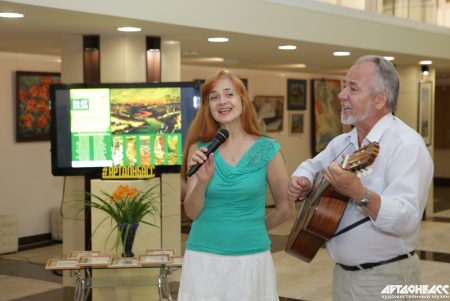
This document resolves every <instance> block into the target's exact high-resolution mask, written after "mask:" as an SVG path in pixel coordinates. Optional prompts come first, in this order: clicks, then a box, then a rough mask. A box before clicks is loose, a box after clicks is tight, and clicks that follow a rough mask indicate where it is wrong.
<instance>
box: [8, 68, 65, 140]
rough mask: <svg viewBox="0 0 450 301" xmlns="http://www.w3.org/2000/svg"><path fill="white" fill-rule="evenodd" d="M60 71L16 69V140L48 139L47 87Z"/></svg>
mask: <svg viewBox="0 0 450 301" xmlns="http://www.w3.org/2000/svg"><path fill="white" fill-rule="evenodd" d="M60 82H61V75H60V73H52V72H28V71H16V141H17V142H27V141H46V140H50V121H51V120H50V105H49V87H50V85H51V84H55V83H60Z"/></svg>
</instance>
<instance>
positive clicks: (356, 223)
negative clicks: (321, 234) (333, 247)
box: [331, 216, 370, 238]
mask: <svg viewBox="0 0 450 301" xmlns="http://www.w3.org/2000/svg"><path fill="white" fill-rule="evenodd" d="M368 221H370V217H368V216H366V217H365V218H363V219H360V220H359V221H357V222H355V223H353V224H351V225H348V226H347V227H345V228H344V229H342V230H341V231H338V232H336V233H334V234H333V236H331V238H333V237H336V236H338V235H341V234H344V233H345V232H347V231H350V230H351V229H353V228H355V227H357V226H359V225H361V224H364V223H365V222H368Z"/></svg>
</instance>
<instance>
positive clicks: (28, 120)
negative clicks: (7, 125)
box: [22, 114, 33, 128]
mask: <svg viewBox="0 0 450 301" xmlns="http://www.w3.org/2000/svg"><path fill="white" fill-rule="evenodd" d="M22 125H23V127H25V128H31V127H32V126H33V115H31V114H25V115H23V116H22Z"/></svg>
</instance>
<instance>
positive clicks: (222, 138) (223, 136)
mask: <svg viewBox="0 0 450 301" xmlns="http://www.w3.org/2000/svg"><path fill="white" fill-rule="evenodd" d="M229 136H230V133H229V132H228V130H227V129H220V130H219V131H218V132H217V134H216V137H217V139H219V140H220V141H221V142H224V141H225V140H227V139H228V137H229Z"/></svg>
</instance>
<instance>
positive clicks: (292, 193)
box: [288, 177, 311, 201]
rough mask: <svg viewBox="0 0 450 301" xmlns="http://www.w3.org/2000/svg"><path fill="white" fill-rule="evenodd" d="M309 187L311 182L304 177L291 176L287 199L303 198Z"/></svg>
mask: <svg viewBox="0 0 450 301" xmlns="http://www.w3.org/2000/svg"><path fill="white" fill-rule="evenodd" d="M310 188H311V183H310V182H309V180H308V178H306V177H291V180H290V181H289V185H288V199H289V200H290V201H296V200H298V199H300V200H301V199H304V198H305V197H306V196H307V195H308V192H309V190H310Z"/></svg>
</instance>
